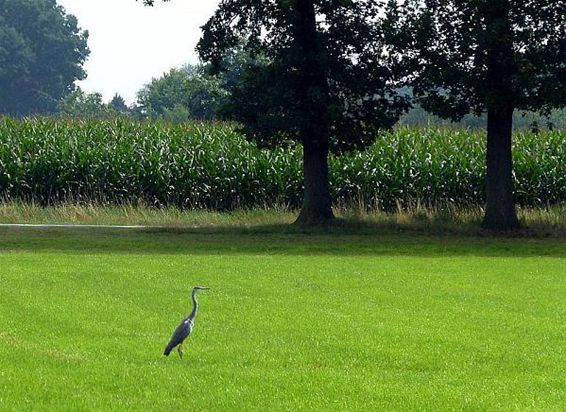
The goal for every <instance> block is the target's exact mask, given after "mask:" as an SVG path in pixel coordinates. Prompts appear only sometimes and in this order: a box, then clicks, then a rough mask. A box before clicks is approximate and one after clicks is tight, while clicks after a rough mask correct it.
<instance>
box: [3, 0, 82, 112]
mask: <svg viewBox="0 0 566 412" xmlns="http://www.w3.org/2000/svg"><path fill="white" fill-rule="evenodd" d="M87 39H88V32H86V31H82V30H81V29H80V28H79V27H78V23H77V19H76V18H75V17H74V16H73V15H70V14H66V13H65V10H64V9H63V8H62V7H61V6H59V5H57V3H56V1H55V0H0V113H5V114H11V115H16V116H21V115H27V114H31V113H50V112H53V111H55V110H56V108H57V104H58V102H59V101H60V100H61V99H62V98H63V97H65V96H66V95H67V94H69V93H70V92H71V91H73V89H74V82H75V80H80V79H83V78H84V77H85V75H86V74H85V71H84V70H83V67H82V66H83V63H84V62H85V60H86V58H87V57H88V54H89V49H88V46H87Z"/></svg>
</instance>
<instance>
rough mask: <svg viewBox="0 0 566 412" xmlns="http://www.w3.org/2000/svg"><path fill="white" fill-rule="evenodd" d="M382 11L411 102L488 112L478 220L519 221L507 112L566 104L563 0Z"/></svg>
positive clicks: (418, 4) (408, 5)
mask: <svg viewBox="0 0 566 412" xmlns="http://www.w3.org/2000/svg"><path fill="white" fill-rule="evenodd" d="M387 14H388V24H387V26H388V32H389V33H390V37H389V41H390V44H391V45H392V49H391V50H392V51H393V52H392V54H393V55H395V56H396V57H397V58H398V62H399V63H401V66H403V68H404V70H405V71H406V73H408V74H409V76H408V77H409V82H408V83H409V84H410V85H411V86H412V88H413V91H414V94H415V96H416V100H417V102H418V103H420V104H422V106H423V107H424V108H425V109H427V110H428V111H430V112H432V113H434V114H436V115H439V116H441V117H443V118H451V119H455V120H458V119H461V118H462V117H463V116H464V115H466V114H467V113H473V114H475V115H480V114H482V113H486V114H487V179H486V200H487V206H486V212H485V217H484V221H483V225H484V227H486V228H490V229H498V230H510V229H515V228H517V227H518V225H519V223H518V219H517V215H516V211H515V207H514V203H513V183H512V170H513V166H512V152H511V148H512V128H513V114H514V112H515V111H516V110H526V111H538V112H541V113H543V114H548V113H550V111H551V110H552V109H553V108H559V107H564V106H566V93H564V90H565V89H566V0H404V1H403V2H398V1H395V0H391V1H390V2H389V7H388V10H387Z"/></svg>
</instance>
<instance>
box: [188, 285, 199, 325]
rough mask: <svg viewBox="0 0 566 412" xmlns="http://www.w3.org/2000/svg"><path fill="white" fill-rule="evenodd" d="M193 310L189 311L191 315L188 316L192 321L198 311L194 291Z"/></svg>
mask: <svg viewBox="0 0 566 412" xmlns="http://www.w3.org/2000/svg"><path fill="white" fill-rule="evenodd" d="M192 297H193V310H192V311H191V314H190V315H189V319H193V318H194V317H195V316H196V314H197V310H198V302H197V293H196V291H194V292H193V295H192Z"/></svg>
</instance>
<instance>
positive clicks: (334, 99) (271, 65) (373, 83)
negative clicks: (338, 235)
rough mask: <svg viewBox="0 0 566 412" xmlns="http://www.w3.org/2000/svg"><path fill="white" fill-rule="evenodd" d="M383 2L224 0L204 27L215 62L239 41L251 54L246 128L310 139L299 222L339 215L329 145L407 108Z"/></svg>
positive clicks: (359, 137) (368, 137) (237, 91)
mask: <svg viewBox="0 0 566 412" xmlns="http://www.w3.org/2000/svg"><path fill="white" fill-rule="evenodd" d="M145 3H147V4H151V3H153V1H151V0H147V1H145ZM379 3H380V2H378V1H370V2H368V1H366V0H286V1H280V0H224V1H222V2H221V3H220V5H219V7H218V9H217V11H216V13H215V14H214V16H213V17H212V18H211V19H210V20H209V21H208V23H207V24H206V25H205V26H204V27H203V37H202V39H201V41H200V43H199V45H198V51H199V53H200V56H201V58H202V59H203V60H204V61H205V62H207V63H208V64H209V65H210V67H212V68H213V69H214V68H218V69H220V70H221V69H222V66H223V64H222V62H223V59H225V57H226V55H227V53H228V52H229V51H230V50H232V49H235V48H238V47H243V49H244V51H245V52H246V53H249V54H250V55H251V56H252V58H251V59H250V61H249V62H248V64H245V65H244V67H242V72H241V73H240V76H241V77H240V78H239V81H238V82H237V83H236V84H235V85H234V87H233V88H232V89H231V90H230V91H231V104H230V105H229V107H230V110H229V113H230V114H231V116H232V117H233V119H235V120H237V121H239V122H240V123H241V124H243V126H244V131H245V132H246V134H247V136H249V137H250V138H252V139H254V140H256V141H259V142H260V143H261V144H265V145H277V144H284V143H285V142H289V141H296V142H298V143H300V144H302V146H303V152H304V167H303V169H304V198H303V205H302V209H301V213H300V215H299V217H298V219H297V222H298V223H299V224H303V225H316V224H322V223H325V222H328V221H330V220H331V219H333V217H334V216H333V213H332V209H331V206H332V201H331V196H330V190H329V176H328V175H329V173H328V155H329V152H330V151H333V152H336V153H339V152H341V151H344V150H348V149H354V148H363V147H364V146H366V145H368V144H370V143H371V142H373V141H374V139H375V138H376V137H377V130H378V129H380V128H388V127H391V126H392V125H393V124H394V123H395V122H396V121H397V120H398V118H399V116H400V115H401V114H402V112H403V111H404V110H406V109H407V102H406V100H405V99H404V98H403V97H401V96H399V95H398V94H397V93H396V90H397V88H396V85H395V82H394V79H395V77H396V76H395V74H394V73H392V71H391V70H389V68H388V66H387V65H386V63H385V62H386V57H387V56H384V55H383V47H382V46H383V39H384V34H383V32H382V31H381V27H380V25H379V24H378V20H379V9H378V5H379Z"/></svg>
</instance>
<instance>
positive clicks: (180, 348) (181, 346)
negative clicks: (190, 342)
mask: <svg viewBox="0 0 566 412" xmlns="http://www.w3.org/2000/svg"><path fill="white" fill-rule="evenodd" d="M177 352H179V357H180V358H181V359H183V344H180V345H179V346H177Z"/></svg>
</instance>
